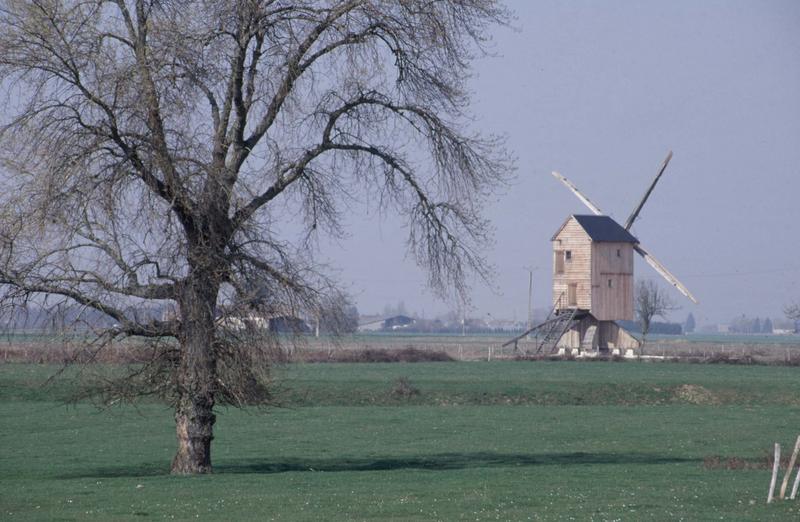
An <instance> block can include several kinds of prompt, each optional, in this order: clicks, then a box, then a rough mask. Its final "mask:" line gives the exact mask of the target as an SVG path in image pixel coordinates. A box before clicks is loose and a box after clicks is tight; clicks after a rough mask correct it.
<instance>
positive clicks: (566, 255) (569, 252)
mask: <svg viewBox="0 0 800 522" xmlns="http://www.w3.org/2000/svg"><path fill="white" fill-rule="evenodd" d="M564 260H566V262H567V263H569V262H570V261H572V250H565V251H564Z"/></svg>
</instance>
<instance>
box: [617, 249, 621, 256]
mask: <svg viewBox="0 0 800 522" xmlns="http://www.w3.org/2000/svg"><path fill="white" fill-rule="evenodd" d="M617 257H622V250H620V249H619V248H618V249H617Z"/></svg>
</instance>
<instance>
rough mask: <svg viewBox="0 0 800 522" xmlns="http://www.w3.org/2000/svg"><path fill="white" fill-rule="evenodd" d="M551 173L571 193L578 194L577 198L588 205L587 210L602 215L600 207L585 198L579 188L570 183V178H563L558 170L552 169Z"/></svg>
mask: <svg viewBox="0 0 800 522" xmlns="http://www.w3.org/2000/svg"><path fill="white" fill-rule="evenodd" d="M552 174H553V176H555V178H556V179H557V180H559V181H560V182H561V183H563V184H564V185H566V186H567V188H568V189H570V190H571V191H572V193H573V194H575V195H576V196H578V199H580V200H581V202H583V204H584V205H586V206H587V207H589V210H591V211H592V212H594V213H595V214H596V215H598V216H602V215H603V211H602V210H600V208H599V207H598V206H597V205H595V204H594V203H592V202H591V201H590V200H589V198H587V197H586V196H584V195H583V194H582V193H581V191H580V190H578V187H576V186H575V185H574V184H573V183H572V182H571V181H570V180H568V179H567V178H565V177H564V176H562V175H561V174H559V173H558V172H556V171H553V173H552Z"/></svg>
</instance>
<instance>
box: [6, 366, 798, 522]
mask: <svg viewBox="0 0 800 522" xmlns="http://www.w3.org/2000/svg"><path fill="white" fill-rule="evenodd" d="M50 371H52V368H51V367H42V366H31V365H5V366H0V415H2V418H3V419H4V422H3V423H2V424H0V447H2V448H3V450H2V452H1V453H0V469H2V470H3V473H2V474H0V491H2V494H1V495H0V518H4V519H9V520H145V519H164V518H166V519H173V518H174V519H195V520H196V519H198V518H199V519H206V520H218V519H224V520H254V519H258V520H459V519H469V520H497V519H499V520H569V519H570V518H573V519H576V520H680V519H684V520H712V519H713V520H720V519H724V520H792V519H797V518H798V508H800V502H797V503H790V502H783V503H778V504H776V505H772V506H766V505H765V504H764V501H765V499H766V489H767V486H768V481H769V471H768V470H763V469H741V470H729V469H708V468H707V467H705V466H704V465H703V463H704V459H706V458H707V457H709V456H711V455H722V456H729V457H737V458H744V459H759V458H762V457H763V456H764V455H765V454H766V453H767V451H768V450H769V448H770V446H771V443H772V442H774V441H780V442H782V443H783V445H784V446H789V445H790V443H791V442H793V438H794V437H795V436H796V434H797V433H796V432H797V430H798V426H797V422H796V420H797V418H798V414H800V407H798V406H797V405H796V404H795V403H794V402H793V400H794V399H793V398H792V397H797V396H798V391H800V390H798V384H797V380H798V379H797V371H796V370H793V369H792V368H769V367H737V366H696V365H673V364H658V365H652V364H635V363H626V364H614V363H593V364H582V363H568V362H564V363H549V362H538V363H528V362H517V363H512V362H508V363H506V362H504V363H496V364H494V363H493V364H486V363H458V364H442V363H425V364H374V365H373V364H358V365H356V364H353V365H348V364H337V365H299V366H290V367H288V368H285V369H283V370H282V372H281V375H280V376H279V377H280V379H279V381H280V383H281V384H282V386H283V388H284V390H285V391H284V395H283V397H284V399H285V403H286V405H287V406H288V407H286V408H281V409H276V410H271V411H270V412H269V413H266V414H264V413H262V412H260V411H258V410H245V411H235V410H225V409H223V410H221V411H220V413H219V415H218V424H217V432H216V435H217V439H216V441H215V448H214V458H215V467H216V474H215V475H214V476H207V477H190V478H180V477H171V476H169V475H167V473H166V472H167V469H168V464H169V459H170V458H171V455H172V451H173V449H174V435H173V426H172V423H171V413H170V412H169V410H168V409H166V408H165V407H164V406H162V405H159V404H144V405H141V406H140V407H139V408H138V409H134V408H132V407H120V408H115V409H113V410H111V411H108V412H103V413H98V412H97V410H95V409H94V408H92V407H91V406H90V405H86V404H77V405H75V406H64V405H62V404H59V403H57V402H53V401H52V400H50V397H51V396H52V394H53V393H55V392H54V391H53V390H50V391H47V390H42V389H41V388H39V387H38V383H39V382H41V380H42V378H43V377H44V376H45V375H47V373H48V372H50ZM401 377H405V378H406V380H407V382H408V383H409V385H410V386H413V387H415V388H416V389H418V391H419V393H418V394H412V395H408V394H405V395H404V394H396V393H393V390H395V389H396V386H397V380H398V379H399V378H401ZM58 386H60V388H56V390H58V391H59V393H67V392H68V391H69V384H68V383H63V384H60V385H58ZM686 386H690V388H686ZM691 387H694V388H691ZM687 389H688V390H690V391H689V392H687V391H686V390H687ZM680 390H683V392H684V394H683V395H681V392H680ZM692 390H693V391H692ZM700 390H706V391H708V392H709V393H710V394H711V395H705V394H703V393H701V391H700ZM664 394H666V395H664ZM693 394H694V395H693ZM698 394H699V395H698ZM631 396H633V397H635V399H631ZM509 397H525V398H526V399H525V400H524V401H523V400H519V401H512V402H505V400H506V398H509ZM541 397H548V398H547V399H546V400H544V399H541ZM720 397H722V399H720Z"/></svg>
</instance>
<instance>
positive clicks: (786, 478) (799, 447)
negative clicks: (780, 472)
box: [778, 436, 800, 499]
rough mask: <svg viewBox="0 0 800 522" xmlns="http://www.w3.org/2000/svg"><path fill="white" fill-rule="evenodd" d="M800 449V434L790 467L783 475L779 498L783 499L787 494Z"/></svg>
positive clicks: (795, 444) (790, 460)
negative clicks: (787, 487)
mask: <svg viewBox="0 0 800 522" xmlns="http://www.w3.org/2000/svg"><path fill="white" fill-rule="evenodd" d="M798 451H800V436H798V437H797V441H796V442H795V443H794V451H792V458H790V459H789V468H788V469H787V470H786V475H785V476H784V477H783V483H782V484H781V492H780V494H779V495H778V497H779V498H781V499H783V498H784V496H785V495H786V486H788V485H789V478H790V476H791V474H792V470H793V469H794V463H795V461H796V460H797V452H798Z"/></svg>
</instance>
